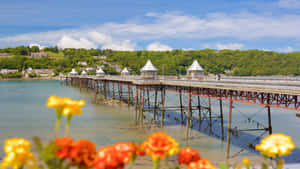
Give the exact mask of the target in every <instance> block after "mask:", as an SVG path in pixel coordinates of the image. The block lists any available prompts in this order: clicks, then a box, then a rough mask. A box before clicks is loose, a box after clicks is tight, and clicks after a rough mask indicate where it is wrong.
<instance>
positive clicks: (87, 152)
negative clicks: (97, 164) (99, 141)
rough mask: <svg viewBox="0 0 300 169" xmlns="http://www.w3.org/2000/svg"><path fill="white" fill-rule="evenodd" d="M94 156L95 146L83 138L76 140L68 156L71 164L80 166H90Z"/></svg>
mask: <svg viewBox="0 0 300 169" xmlns="http://www.w3.org/2000/svg"><path fill="white" fill-rule="evenodd" d="M95 156H96V146H95V144H94V143H93V142H91V141H89V140H85V139H81V140H78V141H77V142H76V143H74V144H73V147H72V150H71V152H70V158H71V159H72V162H73V164H76V165H78V166H80V167H82V168H91V167H92V166H93V164H94V159H95Z"/></svg>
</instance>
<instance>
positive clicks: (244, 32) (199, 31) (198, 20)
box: [0, 12, 300, 50]
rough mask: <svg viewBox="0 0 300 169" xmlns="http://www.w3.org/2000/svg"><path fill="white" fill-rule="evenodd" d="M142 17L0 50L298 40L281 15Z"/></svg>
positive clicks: (290, 18)
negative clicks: (213, 40) (166, 41)
mask: <svg viewBox="0 0 300 169" xmlns="http://www.w3.org/2000/svg"><path fill="white" fill-rule="evenodd" d="M145 17H149V18H151V19H150V21H147V23H144V22H138V21H136V20H134V21H131V22H125V23H115V22H110V23H104V24H102V25H99V26H95V27H85V28H78V29H64V30H57V31H49V32H39V33H30V34H20V35H16V36H8V37H0V46H1V47H5V46H16V45H24V44H29V43H38V44H41V45H56V44H60V45H61V46H75V47H84V48H91V47H102V48H114V50H133V49H136V44H135V42H139V41H145V40H147V41H159V40H160V39H163V38H164V39H168V38H172V39H175V40H176V39H180V40H182V39H189V40H191V39H198V40H205V39H211V38H219V39H222V38H227V39H228V38H231V39H235V40H257V39H259V38H261V39H263V38H280V39H282V38H285V39H294V40H299V39H300V29H299V27H300V15H288V14H283V15H280V16H276V17H275V16H272V15H265V14H254V13H235V14H226V13H208V14H207V15H204V16H201V17H198V16H190V15H185V14H183V13H178V12H168V13H147V14H146V16H145ZM64 37H68V38H69V39H68V38H64ZM63 38H64V39H63ZM83 42H87V43H83ZM73 43H74V44H73ZM217 47H218V48H231V49H239V48H242V47H243V46H241V45H237V44H225V45H224V44H219V45H218V46H217ZM167 50H169V48H167Z"/></svg>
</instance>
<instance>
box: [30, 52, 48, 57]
mask: <svg viewBox="0 0 300 169" xmlns="http://www.w3.org/2000/svg"><path fill="white" fill-rule="evenodd" d="M31 57H32V58H45V57H47V53H46V52H31Z"/></svg>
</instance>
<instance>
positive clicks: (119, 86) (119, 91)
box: [118, 82, 121, 101]
mask: <svg viewBox="0 0 300 169" xmlns="http://www.w3.org/2000/svg"><path fill="white" fill-rule="evenodd" d="M120 88H121V84H120V82H118V93H119V101H121V89H120Z"/></svg>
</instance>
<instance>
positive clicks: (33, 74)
mask: <svg viewBox="0 0 300 169" xmlns="http://www.w3.org/2000/svg"><path fill="white" fill-rule="evenodd" d="M39 76H40V75H38V74H36V73H29V74H28V77H30V78H34V77H39Z"/></svg>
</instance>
